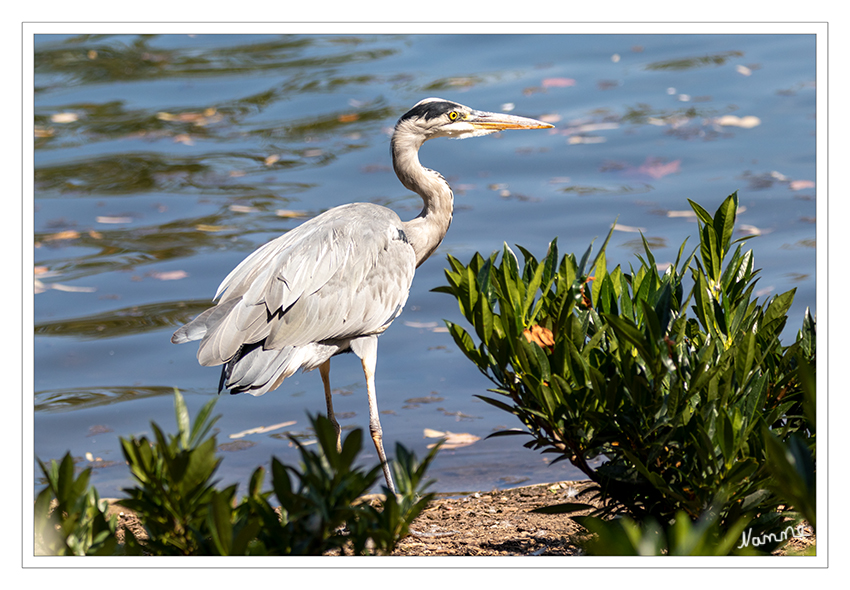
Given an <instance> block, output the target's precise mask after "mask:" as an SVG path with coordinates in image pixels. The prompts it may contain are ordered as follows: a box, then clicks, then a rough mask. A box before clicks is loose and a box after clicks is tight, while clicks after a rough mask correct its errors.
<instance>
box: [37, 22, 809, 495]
mask: <svg viewBox="0 0 850 590" xmlns="http://www.w3.org/2000/svg"><path fill="white" fill-rule="evenodd" d="M815 65H816V64H815V37H814V36H813V35H744V36H739V35H578V36H576V35H463V36H452V35H386V36H385V35H346V36H307V35H302V36H298V35H296V36H262V35H207V36H203V35H202V36H188V35H160V36H135V35H134V36H109V35H99V36H88V37H87V36H54V35H39V36H37V37H36V42H35V95H34V96H35V121H34V124H35V202H34V206H35V211H34V224H35V228H34V229H35V250H34V262H35V273H36V274H35V279H36V294H35V296H34V297H35V303H34V305H35V318H34V322H35V340H34V346H35V347H34V361H35V377H34V383H35V396H34V398H35V399H34V403H35V413H34V428H35V431H34V432H35V441H34V442H35V444H34V449H35V455H36V456H37V457H39V458H41V459H42V460H44V461H47V460H49V459H51V458H57V459H58V458H60V457H61V456H62V455H63V454H64V453H65V452H66V451H69V450H70V451H71V453H72V454H73V455H74V456H75V457H78V458H80V465H83V466H85V465H91V466H93V467H94V468H95V469H94V473H93V477H92V483H93V484H94V485H95V486H96V487H97V488H98V491H99V492H100V493H101V495H102V496H116V495H119V493H120V492H119V490H120V489H121V488H122V487H124V486H127V485H129V484H130V483H131V478H130V476H129V472H128V470H127V469H126V466H125V465H124V463H123V457H122V455H121V452H120V447H119V443H118V437H119V436H124V437H126V436H130V435H137V436H138V435H143V434H149V433H150V422H151V421H155V422H156V423H158V424H159V425H160V426H161V427H162V428H164V429H165V430H166V431H167V432H173V431H174V429H175V425H174V424H175V423H174V414H173V397H172V391H173V388H175V387H176V388H179V389H180V391H181V392H183V394H184V395H185V396H186V398H187V402H188V404H189V406H190V409H191V410H192V411H193V412H196V411H197V410H198V408H200V407H201V406H202V405H203V404H204V403H205V402H206V401H207V400H209V399H210V398H212V397H216V388H217V385H218V379H219V370H218V369H217V368H205V367H201V366H199V365H198V364H197V361H196V358H195V354H196V352H197V346H196V344H191V345H189V344H186V345H181V346H175V345H172V344H171V343H170V342H169V338H170V336H171V334H172V332H173V331H174V329H175V328H176V327H177V326H178V325H180V324H182V323H184V322H185V321H187V320H189V319H190V318H191V317H193V316H194V315H195V314H197V313H198V312H200V311H201V310H203V309H204V308H206V307H207V306H208V305H209V304H210V299H211V298H212V296H213V294H214V293H215V291H216V288H217V286H218V284H219V283H220V282H221V280H222V279H223V278H224V276H225V275H226V274H227V273H228V272H229V271H230V270H231V269H232V268H233V267H234V266H235V265H236V264H238V263H239V261H240V260H242V259H243V258H244V257H245V256H247V255H248V254H249V253H250V252H252V251H253V250H254V249H255V248H256V247H258V246H259V245H261V244H263V243H265V242H266V241H268V240H269V239H271V238H273V237H276V236H278V235H280V234H281V233H284V232H286V231H287V230H289V229H291V228H293V227H295V226H296V225H297V224H299V223H301V222H303V221H304V220H305V219H307V218H309V217H311V216H314V215H317V214H318V213H320V212H322V211H324V210H326V209H328V208H330V207H333V206H335V205H340V204H343V203H347V202H352V201H371V202H375V203H379V204H382V205H386V206H388V207H391V208H392V209H394V210H395V211H397V212H398V213H399V215H400V216H401V217H402V218H403V219H409V218H412V217H414V216H415V215H416V214H417V213H418V212H419V209H420V208H421V201H420V200H419V198H418V197H417V196H416V195H413V194H411V193H409V192H408V191H406V190H405V189H404V188H403V187H402V186H401V184H400V183H399V182H398V180H397V178H396V177H395V175H394V174H393V171H392V167H391V162H390V157H389V134H390V132H391V130H392V127H393V125H394V124H395V121H396V120H397V118H398V117H399V116H400V115H401V114H403V113H404V112H405V111H406V110H407V109H408V108H409V107H410V106H412V105H413V104H414V103H416V102H417V101H419V100H420V99H422V98H425V97H427V96H440V97H443V98H447V99H451V100H455V101H458V102H461V103H463V104H466V105H469V106H471V107H473V108H477V109H481V110H489V111H509V112H511V113H513V114H517V115H523V116H530V117H535V118H544V119H545V120H547V121H550V122H552V123H553V124H554V125H555V128H554V129H551V130H548V131H542V130H539V131H523V132H505V133H503V134H500V135H497V136H488V137H484V138H476V139H470V140H466V141H447V140H435V141H432V142H429V143H427V144H426V145H425V146H424V147H423V149H422V151H421V159H422V162H423V164H424V165H426V166H428V167H430V168H433V169H435V170H438V171H440V172H441V173H442V174H443V175H444V176H445V177H446V178H447V179H448V180H449V181H450V183H451V184H452V186H453V188H454V191H455V205H456V211H455V216H454V221H453V223H452V227H451V229H450V231H449V233H448V235H447V236H446V239H445V241H444V242H443V244H442V246H441V247H440V248H439V250H438V251H437V252H436V254H435V255H434V256H433V257H432V258H431V259H430V260H429V261H428V262H426V263H425V264H424V265H423V266H422V267H420V268H419V270H418V271H417V275H416V279H415V281H414V283H413V288H412V290H411V293H410V298H409V300H408V303H407V307H406V309H405V311H404V313H403V315H402V316H401V317H400V318H398V319H397V320H396V322H395V323H394V324H393V326H392V327H391V328H390V329H389V330H388V331H387V332H386V333H385V334H384V335H382V336H381V339H380V346H379V357H378V358H379V361H378V373H377V391H378V397H379V405H380V408H381V410H382V411H383V414H382V425H383V430H384V441H385V445H386V446H387V450H388V453H389V454H390V455H392V454H393V448H394V445H395V443H396V442H401V443H403V444H404V445H405V446H407V447H408V448H412V449H414V450H415V451H416V452H417V454H419V455H420V456H422V455H424V454H425V453H426V452H427V451H426V447H427V445H429V444H431V443H433V442H434V441H433V440H432V439H427V438H425V437H424V432H425V429H433V430H437V431H442V432H446V431H449V432H455V433H469V434H472V435H474V436H477V437H480V439H481V440H479V441H478V442H475V443H474V444H472V445H469V446H465V447H460V448H457V449H451V450H443V451H442V452H441V453H440V454H439V456H438V458H437V460H436V462H435V463H434V465H433V467H432V469H431V472H430V474H431V476H432V477H435V478H437V483H436V484H435V486H434V489H436V490H437V491H442V492H461V491H468V490H489V489H492V488H497V487H512V486H515V485H519V484H525V483H539V482H545V481H556V480H561V479H570V478H582V477H583V476H582V474H581V473H580V472H579V471H578V470H576V469H574V468H572V467H571V466H570V465H569V463H568V462H566V461H565V462H561V463H557V464H556V465H552V466H550V465H548V458H547V456H545V455H541V454H539V453H537V452H534V451H530V450H527V449H524V448H522V446H521V442H520V439H518V438H516V437H507V438H496V439H490V440H485V437H486V436H487V435H488V434H490V433H492V432H493V431H495V430H500V429H504V428H506V427H515V426H519V423H518V422H517V421H516V420H515V418H514V417H513V416H511V415H508V414H505V413H504V412H501V411H499V410H497V409H495V408H493V407H491V406H489V405H488V404H485V403H483V402H481V401H480V400H478V399H477V398H475V397H474V396H475V395H476V394H481V393H484V392H485V390H486V389H487V388H488V387H489V386H490V385H491V384H490V382H489V381H488V380H487V379H485V378H484V377H483V376H482V375H481V374H480V373H478V371H477V369H475V368H474V367H473V366H472V365H471V364H470V363H469V362H468V361H467V360H466V359H465V358H464V357H463V355H462V354H461V353H460V352H459V351H458V350H456V348H455V346H454V344H453V342H452V340H451V337H450V336H449V335H448V334H447V333H446V332H445V330H444V328H443V326H444V324H443V320H444V319H449V320H452V321H456V322H459V323H463V320H462V318H461V317H460V314H459V312H458V310H457V305H456V303H455V302H454V300H453V299H451V298H450V297H449V296H447V295H443V294H437V293H432V292H431V289H433V288H434V287H436V286H439V285H442V284H444V281H445V279H444V276H443V268H444V267H445V266H446V254H448V253H451V254H452V255H454V256H456V257H458V258H460V259H461V260H464V261H467V260H468V259H469V258H470V257H471V256H472V255H473V254H474V253H475V252H476V251H478V252H481V253H483V254H485V255H486V254H489V253H490V252H492V251H493V250H495V249H498V248H500V247H501V245H502V244H503V242H507V243H508V244H510V245H513V244H520V245H522V246H524V247H526V248H528V249H529V250H531V251H532V252H534V253H536V254H537V255H538V256H541V255H543V254H544V253H545V250H546V245H547V244H548V242H549V241H550V240H551V239H552V238H555V237H558V243H559V248H560V250H561V252H568V251H573V252H579V253H580V252H583V251H584V249H585V248H586V247H587V245H588V244H589V243H590V241H591V240H593V239H594V238H595V237H599V238H600V239H601V238H602V237H604V236H605V234H606V233H607V231H608V228H609V227H610V225H611V224H612V223H613V222H614V220H615V219H616V220H617V222H618V223H619V224H621V225H623V226H630V227H632V228H641V229H642V231H643V232H644V234H645V235H646V236H647V239H648V240H649V241H650V243H651V244H653V247H654V252H655V256H656V258H657V259H658V260H659V261H664V260H673V259H675V256H676V252H677V250H678V247H679V245H680V244H681V242H682V241H683V240H684V239H685V238H686V237H688V236H690V243H691V244H695V243H696V239H697V237H696V229H697V226H696V223H695V220H694V219H693V218H692V217H686V216H680V214H679V213H677V212H683V211H688V210H689V207H688V203H687V199H688V198H689V199H692V200H694V201H697V202H698V203H700V204H702V205H703V206H704V207H705V208H706V209H708V210H710V211H713V210H714V209H715V208H716V207H717V205H718V204H719V203H720V202H721V201H722V200H723V199H724V198H725V197H726V196H727V195H729V194H730V193H732V192H733V191H735V190H737V191H739V196H740V203H741V205H742V207H743V208H744V209H743V210H742V212H741V214H740V215H739V219H738V223H739V228H743V229H744V230H745V231H748V232H758V233H760V237H758V238H756V239H754V240H751V241H749V242H748V244H749V246H750V247H751V248H752V249H753V250H754V252H755V261H756V266H757V267H760V268H762V273H761V280H760V282H759V285H758V287H757V289H758V292H759V294H760V296H762V297H768V296H771V295H775V294H778V293H782V292H785V291H787V290H789V289H797V294H796V299H795V303H794V306H793V307H792V308H791V312H790V316H791V317H790V321H789V324H788V327H787V329H786V332H785V337H786V339H788V340H789V341H790V340H791V339H792V338H793V337H794V334H795V333H796V330H797V329H798V328H799V326H800V324H801V323H802V318H803V313H804V311H805V309H806V308H807V307H809V308H811V309H812V311H813V312H816V311H817V309H816V305H815V295H816V288H815V286H816V274H815V268H816V223H815V218H816V200H815V196H816V187H815V184H814V181H815V179H816V175H815V174H816V166H815V162H816V159H815V155H816V154H815V145H816V137H815V130H816V108H815V96H816V87H815ZM639 244H640V239H639V234H637V233H634V232H629V231H617V232H615V233H614V236H613V238H612V241H611V243H610V245H609V249H608V260H609V267H612V266H613V265H614V264H624V265H627V264H628V263H629V262H634V261H635V258H634V253H635V252H636V251H638V249H639V247H640V246H639ZM331 379H332V384H333V387H334V388H335V389H336V390H337V391H336V395H335V396H334V404H335V408H336V411H337V415H338V417H339V418H340V423H341V424H342V426H343V428H345V429H350V428H354V427H360V428H363V429H367V428H368V408H367V402H366V395H365V384H364V382H363V376H362V373H361V370H360V364H359V362H358V361H357V359H356V358H355V357H353V355H344V356H342V357H337V358H335V359H334V361H333V363H332V371H331ZM323 411H324V397H323V395H322V384H321V379H320V377H319V374H318V372H317V371H316V372H312V373H307V374H300V373H299V374H296V375H295V376H293V377H292V378H290V379H288V380H287V381H286V382H285V383H284V384H283V386H282V387H281V388H280V389H278V390H277V391H274V392H271V393H269V394H267V395H265V396H263V397H259V398H253V397H250V396H229V395H222V396H220V398H219V400H218V403H217V405H216V413H220V414H222V418H221V420H220V421H219V422H218V424H217V426H218V431H219V435H218V439H219V443H221V444H222V445H223V446H222V456H223V457H224V462H223V464H222V467H221V470H220V477H221V480H222V481H223V482H224V483H232V482H236V481H241V482H245V481H246V480H247V477H248V475H249V474H250V473H251V471H253V469H254V468H255V467H256V466H258V465H268V464H269V461H270V458H271V456H272V455H275V456H277V457H278V458H280V459H281V460H282V461H284V462H287V463H295V462H297V460H298V457H297V453H296V452H295V449H294V448H293V447H292V445H290V444H289V441H288V439H287V437H286V434H293V435H296V436H299V437H301V438H303V439H304V440H309V436H310V432H309V427H308V422H307V419H306V417H307V412H310V413H319V412H323ZM287 421H294V422H295V424H293V425H291V426H288V427H285V428H280V429H277V430H274V431H271V432H267V433H264V434H249V435H246V436H244V437H242V438H237V439H231V438H230V435H231V434H236V433H240V432H243V431H245V430H248V429H251V428H255V427H261V426H269V425H274V424H278V423H282V422H287ZM366 440H367V441H368V437H367V439H366ZM364 448H365V453H364V459H365V460H366V461H368V462H369V463H370V464H374V462H375V461H376V456H375V452H374V449H373V448H372V446H371V444H368V445H366V446H364ZM37 475H38V471H36V476H37ZM38 485H39V483H38V479H37V478H36V482H35V486H36V487H38ZM241 489H242V491H244V487H243V488H241Z"/></svg>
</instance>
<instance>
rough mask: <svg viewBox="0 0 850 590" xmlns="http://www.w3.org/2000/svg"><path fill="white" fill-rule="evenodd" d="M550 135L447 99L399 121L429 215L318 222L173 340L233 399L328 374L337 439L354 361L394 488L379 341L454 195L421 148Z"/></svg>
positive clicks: (351, 212)
mask: <svg viewBox="0 0 850 590" xmlns="http://www.w3.org/2000/svg"><path fill="white" fill-rule="evenodd" d="M543 127H550V125H547V124H546V123H541V122H539V121H534V120H532V119H523V118H520V117H512V116H509V115H495V114H493V113H482V112H479V111H473V110H472V109H469V108H468V107H464V106H462V105H459V104H457V103H453V102H450V101H444V100H442V99H426V100H424V101H421V102H419V103H417V104H416V105H415V106H414V107H413V108H412V109H411V110H410V111H409V112H408V113H407V114H405V115H404V116H402V118H401V119H399V122H398V123H397V125H396V129H395V133H394V134H393V138H392V142H391V144H392V156H393V167H394V169H395V171H396V174H397V175H398V177H399V180H401V182H402V184H404V186H405V187H407V188H408V189H410V190H412V191H414V192H416V193H418V194H419V195H420V196H421V197H422V200H423V202H424V207H423V209H422V212H421V213H420V214H419V216H417V217H416V218H414V219H413V220H411V221H407V222H404V221H401V219H399V217H398V215H396V213H395V212H393V211H392V210H390V209H387V208H385V207H381V206H378V205H374V204H370V203H352V204H348V205H342V206H339V207H334V208H333V209H330V210H328V211H326V212H324V213H322V214H321V215H318V216H316V217H314V218H313V219H311V220H309V221H307V222H305V223H303V224H302V225H300V226H298V227H296V228H295V229H293V230H291V231H289V232H287V233H286V234H284V235H282V236H281V237H279V238H277V239H275V240H272V241H271V242H269V243H267V244H265V245H264V246H262V247H260V248H259V249H258V250H256V251H255V252H254V253H253V254H251V255H250V256H248V257H247V258H246V259H245V260H243V261H242V263H241V264H239V266H237V267H236V268H235V269H234V270H233V271H232V272H231V273H230V274H229V275H228V276H227V277H226V278H225V279H224V281H222V283H221V285H220V286H219V288H218V291H217V292H216V296H215V298H216V299H218V298H219V297H220V299H219V301H218V304H217V305H216V306H214V307H211V308H210V309H208V310H206V311H204V312H203V313H201V314H200V315H199V316H198V317H196V318H195V319H194V320H192V321H191V322H189V323H188V324H186V325H185V326H183V327H181V328H180V329H179V330H177V331H176V332H175V333H174V336H173V337H172V342H175V343H182V342H188V341H192V340H200V341H201V344H200V347H199V349H198V361H199V362H200V363H201V364H202V365H205V366H215V365H224V367H223V368H222V376H221V383H220V386H219V389H221V388H222V387H226V388H228V389H229V390H230V391H231V393H243V392H247V393H251V394H253V395H262V394H264V393H266V392H268V391H271V390H273V389H276V388H277V387H278V386H279V385H280V384H281V383H282V382H283V380H284V379H286V378H287V377H289V376H290V375H292V374H293V373H295V372H296V371H297V370H298V369H302V370H304V371H310V370H313V369H315V368H317V367H318V368H319V369H320V372H321V374H322V380H323V382H324V386H325V398H326V401H327V407H328V416H329V418H330V419H331V421H332V422H333V423H334V425H335V427H336V429H337V434H339V426H338V424H337V423H336V420H335V419H334V417H333V405H332V402H331V391H330V380H329V370H330V369H329V367H330V358H331V357H332V356H334V355H335V354H339V353H341V352H347V351H352V352H354V353H355V354H356V355H357V356H358V357H360V359H361V361H362V364H363V370H364V373H365V375H366V383H367V392H368V396H369V410H370V430H371V433H372V438H373V440H374V442H375V447H376V449H377V451H378V455H379V457H380V459H381V462H382V464H383V467H384V475H385V477H386V480H387V484H388V485H389V487H390V489H391V490H393V491H394V486H393V483H392V478H391V477H390V472H389V469H388V466H387V462H386V456H385V454H384V450H383V444H382V435H381V427H380V421H379V419H378V409H377V398H376V394H375V387H374V373H375V363H376V360H377V337H378V336H379V335H380V334H381V333H382V332H383V331H384V330H386V329H387V328H388V327H389V325H390V324H391V323H392V321H393V320H394V319H395V318H396V317H398V315H399V314H400V313H401V310H402V308H403V307H404V305H405V303H406V302H407V296H408V293H409V291H410V285H411V282H412V281H413V273H414V270H415V269H416V267H418V266H419V265H420V264H422V263H423V262H424V261H425V260H426V259H427V258H428V257H429V256H430V255H431V254H432V253H433V252H434V251H435V250H436V249H437V247H438V246H439V245H440V242H441V241H442V239H443V237H444V236H445V235H446V232H447V231H448V228H449V225H450V223H451V218H452V207H453V196H452V191H451V188H450V187H449V185H448V183H447V182H446V181H445V179H444V178H443V177H442V176H441V175H440V174H439V173H437V172H434V171H433V170H429V169H427V168H424V167H423V166H422V165H421V164H420V163H419V158H418V151H419V148H420V147H421V145H422V143H423V142H424V141H426V140H427V139H430V138H432V137H440V136H449V137H452V136H454V137H467V136H474V135H482V134H486V133H491V132H493V131H497V130H500V129H510V128H516V129H533V128H543Z"/></svg>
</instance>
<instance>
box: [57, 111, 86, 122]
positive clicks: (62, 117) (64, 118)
mask: <svg viewBox="0 0 850 590" xmlns="http://www.w3.org/2000/svg"><path fill="white" fill-rule="evenodd" d="M79 118H80V116H79V115H78V114H77V113H55V114H53V115H51V116H50V120H51V122H53V123H73V122H74V121H77V120H78V119H79Z"/></svg>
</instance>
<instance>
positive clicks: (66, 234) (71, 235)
mask: <svg viewBox="0 0 850 590" xmlns="http://www.w3.org/2000/svg"><path fill="white" fill-rule="evenodd" d="M79 237H80V232H78V231H76V230H73V229H69V230H66V231H60V232H57V233H55V234H50V235H49V236H47V237H46V238H44V241H45V242H53V241H56V240H76V239H77V238H79Z"/></svg>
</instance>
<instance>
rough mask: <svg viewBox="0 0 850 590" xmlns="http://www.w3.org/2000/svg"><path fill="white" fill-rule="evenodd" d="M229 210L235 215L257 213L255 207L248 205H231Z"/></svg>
mask: <svg viewBox="0 0 850 590" xmlns="http://www.w3.org/2000/svg"><path fill="white" fill-rule="evenodd" d="M229 209H230V210H231V211H233V212H235V213H256V212H257V211H259V209H257V208H256V207H251V206H250V205H231V206H230V207H229Z"/></svg>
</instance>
